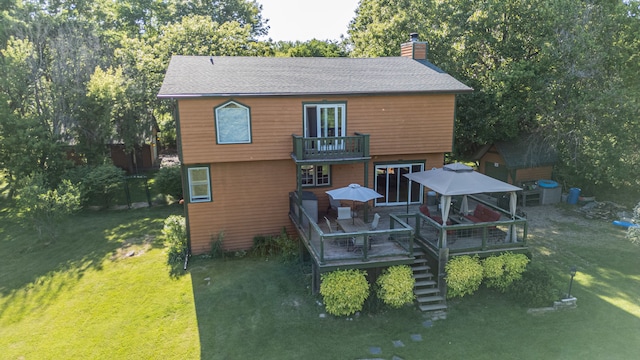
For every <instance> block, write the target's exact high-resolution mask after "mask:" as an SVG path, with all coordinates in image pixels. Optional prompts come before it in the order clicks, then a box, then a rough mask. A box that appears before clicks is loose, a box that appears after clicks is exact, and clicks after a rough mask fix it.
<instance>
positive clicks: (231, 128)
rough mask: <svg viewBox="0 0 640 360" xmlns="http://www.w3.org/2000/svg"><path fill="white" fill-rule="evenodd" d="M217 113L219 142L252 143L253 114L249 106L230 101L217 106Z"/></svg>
mask: <svg viewBox="0 0 640 360" xmlns="http://www.w3.org/2000/svg"><path fill="white" fill-rule="evenodd" d="M215 115H216V141H217V143H218V144H249V143H251V115H250V111H249V108H248V107H246V106H244V105H241V104H239V103H237V102H235V101H229V102H227V103H225V104H223V105H220V106H218V107H217V108H215Z"/></svg>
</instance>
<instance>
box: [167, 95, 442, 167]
mask: <svg viewBox="0 0 640 360" xmlns="http://www.w3.org/2000/svg"><path fill="white" fill-rule="evenodd" d="M229 100H231V99H228V98H224V99H222V98H207V99H182V100H179V101H180V106H179V110H180V133H181V136H182V155H183V161H184V163H185V164H195V163H212V162H213V163H215V162H236V161H262V160H282V159H290V154H291V150H292V140H291V134H297V135H302V134H303V133H302V132H303V103H304V102H321V101H328V102H342V101H346V102H347V118H346V119H347V132H348V134H349V135H353V134H354V132H360V133H366V134H370V135H371V138H370V140H371V147H370V153H371V155H388V154H397V155H400V154H412V153H443V152H450V151H451V149H452V141H453V116H454V106H455V95H453V94H432V95H403V96H341V97H336V96H333V97H323V98H303V97H270V98H234V99H233V100H234V101H237V102H239V103H241V104H243V105H246V106H248V107H250V108H251V133H252V143H251V144H233V145H218V144H216V137H215V122H214V108H215V107H216V106H219V105H221V104H224V103H225V102H227V101H229Z"/></svg>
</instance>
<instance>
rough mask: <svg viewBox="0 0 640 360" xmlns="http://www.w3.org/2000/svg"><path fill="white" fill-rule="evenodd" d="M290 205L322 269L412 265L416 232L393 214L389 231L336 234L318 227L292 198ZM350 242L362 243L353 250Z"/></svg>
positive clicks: (300, 232) (294, 219) (297, 223)
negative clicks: (362, 265)
mask: <svg viewBox="0 0 640 360" xmlns="http://www.w3.org/2000/svg"><path fill="white" fill-rule="evenodd" d="M289 206H290V212H289V218H290V219H291V220H292V221H293V222H294V224H295V225H296V228H297V230H298V234H299V235H300V238H301V240H302V241H303V243H304V245H305V247H306V248H307V249H308V250H309V254H310V255H311V256H312V257H313V258H314V259H315V261H316V262H317V264H318V265H319V266H322V267H331V266H351V267H354V266H355V267H358V264H369V265H370V264H372V263H384V264H386V265H389V264H393V263H398V264H400V263H406V264H408V263H410V262H411V261H412V259H413V233H414V230H413V229H412V228H411V227H410V226H409V225H408V224H406V223H405V222H404V221H402V220H401V219H400V218H399V217H397V216H395V215H393V214H391V215H390V219H389V228H388V229H380V230H370V231H358V232H348V233H342V232H341V233H336V232H329V230H328V229H326V228H321V227H320V226H319V225H318V224H316V223H315V221H314V220H313V219H311V217H310V216H309V214H308V213H307V212H306V211H305V209H304V208H303V207H300V206H299V205H298V204H297V202H296V201H295V198H294V197H291V198H290V203H289ZM350 241H352V242H357V241H361V244H362V245H361V246H359V250H358V251H353V250H352V248H351V247H350V245H349V242H350ZM369 265H367V266H369ZM381 266H382V265H381Z"/></svg>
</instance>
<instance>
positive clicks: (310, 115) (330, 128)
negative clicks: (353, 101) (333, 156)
mask: <svg viewBox="0 0 640 360" xmlns="http://www.w3.org/2000/svg"><path fill="white" fill-rule="evenodd" d="M304 115H305V121H304V136H305V137H307V138H320V139H322V140H318V141H316V144H315V146H316V149H318V150H339V149H343V148H344V141H343V140H339V139H335V137H343V136H346V134H347V127H346V116H345V104H308V105H305V106H304Z"/></svg>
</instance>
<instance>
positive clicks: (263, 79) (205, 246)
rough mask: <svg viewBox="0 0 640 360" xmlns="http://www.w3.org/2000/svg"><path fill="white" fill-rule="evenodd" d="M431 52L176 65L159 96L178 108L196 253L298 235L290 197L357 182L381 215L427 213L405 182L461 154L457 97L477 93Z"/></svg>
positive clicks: (201, 60) (420, 47)
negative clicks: (456, 139) (392, 210)
mask: <svg viewBox="0 0 640 360" xmlns="http://www.w3.org/2000/svg"><path fill="white" fill-rule="evenodd" d="M427 50H428V46H427V43H425V42H419V41H416V39H415V38H412V41H411V42H408V43H405V44H403V45H402V52H401V53H402V56H400V57H383V58H266V57H219V56H213V57H210V56H173V57H172V59H171V62H170V64H169V67H168V69H167V72H166V76H165V79H164V82H163V85H162V88H161V89H160V92H159V94H158V97H160V98H164V99H173V100H174V101H175V102H176V109H177V110H176V113H175V118H176V123H177V131H178V138H179V139H178V148H179V156H180V160H181V164H182V167H183V184H184V185H183V186H184V196H185V209H186V217H187V224H188V236H189V243H190V248H191V252H192V253H193V254H199V253H205V252H207V251H208V250H209V249H210V247H211V244H212V240H215V239H216V238H217V236H218V234H221V233H223V234H224V242H223V246H224V248H225V249H226V250H239V249H248V248H250V247H251V246H252V244H253V238H254V237H255V236H256V235H259V234H277V233H279V232H280V231H281V229H282V228H283V227H286V228H287V229H288V231H290V232H292V231H295V230H294V229H293V228H294V227H293V224H292V220H291V218H290V193H292V192H296V193H301V191H305V192H311V193H313V194H314V195H315V196H316V198H317V201H318V208H319V209H326V208H327V207H328V205H329V203H328V202H329V199H328V197H327V195H326V194H325V191H326V190H330V189H332V188H335V187H341V186H346V185H348V184H350V183H360V184H362V185H364V186H368V187H372V188H373V189H375V190H376V191H378V192H379V193H380V194H382V195H383V197H382V198H379V199H376V200H375V203H374V205H375V206H387V205H399V204H406V203H407V201H409V202H411V203H419V202H420V201H421V199H422V189H420V186H415V185H416V184H414V187H413V189H411V188H409V187H410V185H409V182H408V180H407V179H406V178H405V177H403V176H402V175H403V174H406V173H410V172H416V171H422V170H424V169H425V168H432V167H440V166H441V165H442V164H443V160H444V154H445V153H447V152H449V151H451V150H452V143H453V128H454V117H455V105H456V94H460V93H468V92H471V91H472V89H471V88H469V87H468V86H466V85H464V84H462V83H461V82H459V81H458V80H456V79H454V78H453V77H452V76H450V75H448V74H446V73H445V72H444V71H442V70H441V69H439V68H438V67H436V66H435V65H433V64H431V63H430V62H429V61H428V60H427Z"/></svg>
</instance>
